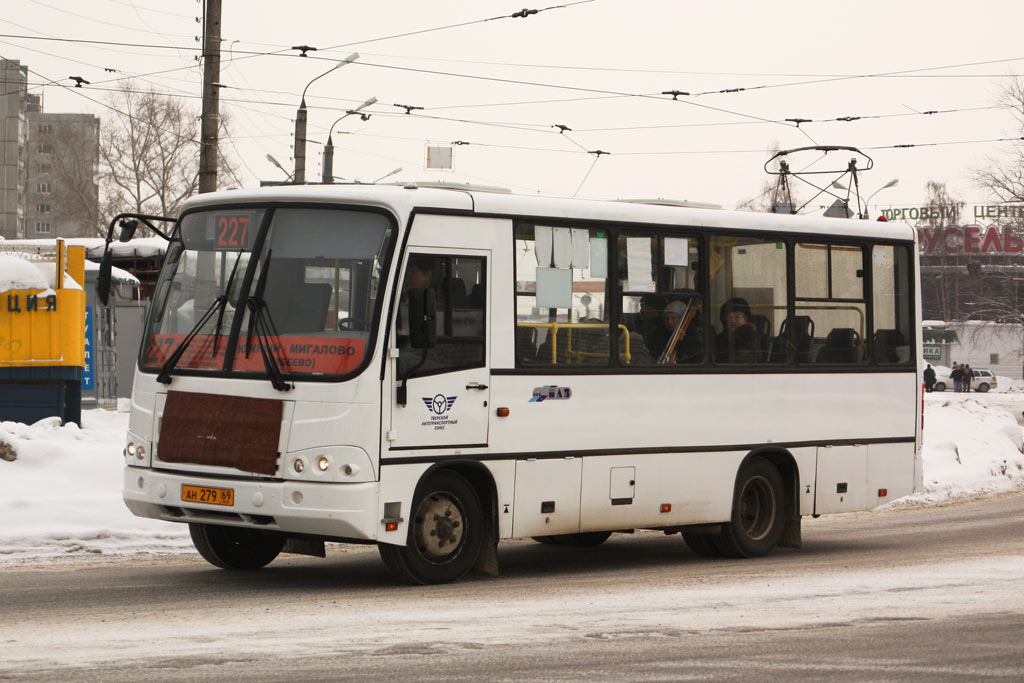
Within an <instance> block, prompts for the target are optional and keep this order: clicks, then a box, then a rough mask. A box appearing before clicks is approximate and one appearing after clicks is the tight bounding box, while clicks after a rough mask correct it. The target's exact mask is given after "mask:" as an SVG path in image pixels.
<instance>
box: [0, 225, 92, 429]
mask: <svg viewBox="0 0 1024 683" xmlns="http://www.w3.org/2000/svg"><path fill="white" fill-rule="evenodd" d="M31 268H35V269H37V270H38V272H39V278H33V277H32V272H31ZM51 269H52V270H51ZM19 274H22V276H21V277H19ZM26 274H27V276H25V275H26ZM49 275H52V276H53V280H52V282H51V281H50V280H49ZM84 283H85V248H84V247H67V246H66V245H65V244H64V241H63V240H57V247H56V258H55V259H54V261H52V262H48V261H25V260H24V259H22V258H21V257H20V256H18V255H13V254H3V253H2V252H0V420H13V421H17V422H25V423H32V422H35V421H37V420H40V419H42V418H44V417H51V416H58V417H60V418H61V419H62V420H63V421H64V422H65V423H67V422H74V423H76V424H79V425H81V420H82V377H83V372H88V371H91V368H90V367H89V366H88V364H87V354H88V351H87V349H86V337H85V290H84V289H83V286H84Z"/></svg>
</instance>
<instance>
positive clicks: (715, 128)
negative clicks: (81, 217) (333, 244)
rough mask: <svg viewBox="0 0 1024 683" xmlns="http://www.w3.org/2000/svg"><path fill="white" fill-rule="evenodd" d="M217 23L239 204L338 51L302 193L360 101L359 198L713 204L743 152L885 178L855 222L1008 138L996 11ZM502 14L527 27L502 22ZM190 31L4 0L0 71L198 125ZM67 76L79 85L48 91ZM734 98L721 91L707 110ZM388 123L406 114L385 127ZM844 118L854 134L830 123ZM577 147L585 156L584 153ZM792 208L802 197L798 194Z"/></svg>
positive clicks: (171, 8) (331, 6)
mask: <svg viewBox="0 0 1024 683" xmlns="http://www.w3.org/2000/svg"><path fill="white" fill-rule="evenodd" d="M223 5H224V11H223V26H222V35H223V38H224V42H223V67H222V73H221V78H220V82H221V83H223V84H224V85H225V86H226V87H225V88H223V89H222V90H221V96H222V102H221V108H222V111H225V112H226V113H228V114H229V115H230V119H231V125H232V130H233V137H232V141H231V142H230V143H227V152H228V154H230V155H232V156H234V157H235V159H237V161H238V167H237V174H238V177H239V179H240V181H241V182H242V184H243V185H245V186H253V185H255V184H257V183H258V181H259V179H269V180H283V179H284V178H285V176H284V174H283V173H282V172H281V171H280V170H278V169H277V168H275V167H274V166H273V165H272V164H271V163H270V162H268V161H267V160H266V158H265V157H266V155H267V154H268V153H269V154H271V155H273V156H274V157H275V158H276V159H278V160H279V161H280V162H281V163H282V164H283V165H284V166H285V167H287V168H288V169H291V168H292V163H293V162H292V155H293V152H292V134H293V125H294V124H293V121H294V116H295V110H296V108H297V106H298V103H299V99H300V96H301V93H302V90H303V88H304V87H305V86H306V84H307V83H308V82H309V81H310V80H311V79H313V78H315V77H316V76H318V75H319V74H322V73H324V72H325V71H327V70H328V69H330V68H331V67H332V66H333V64H334V63H335V62H336V61H337V60H340V59H343V58H345V57H346V56H347V55H349V54H350V53H351V52H353V51H358V52H359V53H360V55H361V57H360V59H359V60H358V61H357V62H355V63H353V64H351V65H348V66H345V67H343V68H341V69H338V70H336V71H334V72H332V73H330V74H328V75H327V76H325V77H323V78H321V79H319V80H317V81H316V82H315V83H313V84H312V85H311V86H310V88H309V91H308V94H307V98H306V99H307V104H308V107H309V131H308V137H309V138H310V139H311V140H313V141H316V142H315V143H310V144H309V145H308V147H307V179H310V180H317V179H319V176H320V168H321V167H320V158H321V156H320V155H321V151H322V143H323V142H325V141H326V138H327V131H328V127H329V126H330V125H331V124H332V122H334V121H335V119H337V118H338V117H339V116H341V115H342V114H343V113H344V111H345V110H346V109H350V108H353V107H355V106H356V105H358V104H359V103H361V102H363V101H364V100H366V99H368V98H370V97H376V98H377V100H378V104H376V105H374V106H372V107H370V108H369V109H367V111H368V112H369V113H370V114H371V117H370V118H369V120H367V121H362V120H361V119H359V118H358V117H354V116H350V117H348V118H346V119H344V120H343V121H341V122H340V123H339V124H338V126H337V127H336V128H335V129H334V130H335V135H334V141H335V146H336V149H337V151H336V160H335V167H334V172H335V175H337V176H341V177H344V178H348V179H360V180H362V181H371V180H374V179H375V178H378V177H380V176H383V175H385V174H386V173H388V172H389V171H391V170H393V169H395V168H397V167H401V168H402V169H403V170H402V171H401V173H399V174H398V175H396V176H394V179H397V180H408V181H412V180H450V181H456V182H473V183H480V184H487V185H499V186H503V187H507V188H510V189H512V190H514V191H516V192H523V193H540V194H546V195H560V196H572V195H574V194H575V195H577V196H580V197H588V198H627V197H633V198H636V197H665V198H672V199H687V200H691V201H700V202H711V203H716V204H721V205H724V206H726V207H733V206H735V205H736V204H737V203H738V202H741V201H743V200H745V199H749V198H752V197H755V196H757V195H758V194H760V193H761V192H762V190H763V186H764V183H765V181H767V180H770V179H771V178H770V177H769V176H768V175H766V174H765V173H764V171H763V170H762V165H763V164H764V162H765V160H766V159H767V157H768V154H767V152H766V150H769V149H771V148H773V147H775V146H778V147H781V148H783V149H787V148H794V147H801V146H808V145H815V144H818V145H849V146H854V147H858V148H860V149H861V150H862V151H864V152H865V153H866V154H867V155H868V156H870V157H871V158H873V160H874V169H873V170H872V171H870V172H867V173H864V174H863V175H862V176H861V183H862V187H863V188H864V194H865V195H867V194H870V193H872V192H874V191H875V190H877V189H879V188H881V187H882V186H883V185H885V184H886V183H887V182H888V181H890V180H892V179H894V178H898V179H899V185H898V186H896V187H894V188H892V189H886V190H883V191H881V192H879V194H878V195H877V196H876V197H875V200H874V202H873V207H877V208H885V207H888V206H890V205H892V206H912V205H916V204H919V203H920V202H921V201H922V200H923V198H924V186H925V183H926V182H927V181H929V180H935V181H939V182H944V183H947V184H948V185H949V186H950V188H951V190H953V191H954V193H955V194H956V195H958V196H959V197H961V198H962V199H964V200H966V201H967V202H969V203H988V202H990V201H991V200H992V198H991V197H989V196H988V195H987V194H986V193H985V192H984V191H983V190H981V189H980V188H977V187H975V186H974V185H973V184H972V182H971V172H972V169H975V168H978V167H981V166H984V165H985V164H987V163H988V160H989V159H991V158H995V157H998V156H999V155H1006V154H1008V153H1010V149H1011V148H1010V147H1009V146H1008V145H1007V143H994V142H984V141H989V140H993V139H998V138H1007V137H1018V136H1020V135H1021V131H1020V127H1019V125H1018V123H1017V121H1016V120H1015V118H1014V116H1013V114H1012V112H1010V111H1008V110H1006V109H1000V108H996V105H997V103H998V98H999V93H1000V89H1001V88H1002V87H1004V86H1005V85H1006V83H1007V82H1008V80H1009V78H1010V76H1011V74H1013V73H1015V72H1024V48H1022V47H1020V30H1021V29H1020V27H1021V26H1022V25H1024V3H1021V2H1019V1H1011V0H1000V1H986V0H978V1H976V2H973V3H964V2H951V1H947V0H939V1H932V2H919V1H916V0H915V1H893V0H889V1H887V2H877V1H874V0H865V1H861V2H856V3H854V2H849V3H839V2H835V3H822V2H805V1H803V0H790V1H789V2H785V3H782V2H764V1H763V0H762V1H760V2H755V1H743V2H739V1H737V2H728V1H720V2H710V3H709V2H702V3H698V2H688V1H685V0H592V1H591V2H577V3H573V2H569V3H567V4H566V5H565V6H563V7H559V8H551V9H547V10H544V8H546V7H549V6H550V5H549V4H548V3H546V2H544V3H539V4H534V5H531V4H529V3H524V2H523V1H522V0H515V2H506V1H497V0H475V1H468V0H465V1H461V2H459V1H454V0H433V1H431V2H424V1H423V0H379V1H377V2H363V3H356V2H338V1H337V0H335V1H308V2H307V1H302V0H299V1H295V2H291V3H281V2H271V1H270V0H244V1H243V0H223ZM524 7H525V8H529V9H539V10H543V11H540V12H538V13H536V14H533V15H530V16H527V17H525V18H511V17H510V16H509V15H512V14H514V13H516V12H518V11H520V10H522V9H523V8H524ZM201 14H202V3H201V2H199V1H198V0H76V1H75V2H67V1H66V0H46V1H45V2H44V1H43V0H5V2H4V11H3V13H2V18H0V33H2V34H3V36H2V37H0V55H2V56H3V57H6V58H9V59H18V60H20V61H21V62H22V63H23V64H27V65H28V66H29V68H30V69H31V73H30V79H29V80H30V87H31V88H32V92H36V93H39V92H41V93H42V94H43V97H44V108H45V110H46V111H48V112H90V113H95V114H97V115H99V116H101V117H106V116H107V115H108V114H109V112H108V110H106V109H105V108H104V107H103V106H101V105H100V104H99V103H100V102H103V101H106V100H107V98H108V97H109V95H110V90H111V89H112V88H116V87H117V86H118V81H119V79H122V78H128V77H134V78H135V81H136V84H137V85H138V86H140V87H153V88H154V89H156V90H158V91H160V92H162V93H167V94H169V95H172V96H175V97H183V98H187V99H188V102H189V104H190V106H192V107H194V109H195V110H196V111H197V112H198V109H199V97H200V94H201V84H202V72H201V69H200V68H199V66H198V62H197V61H196V59H195V57H196V55H197V54H198V48H199V43H198V42H197V39H196V37H197V36H199V35H201V30H202V27H201V24H200V23H197V20H196V18H197V17H199V16H201ZM487 19H492V20H491V21H484V20H487ZM445 27H447V28H445ZM436 29H439V30H436ZM417 32H418V33H417ZM402 34H414V35H402ZM30 36H31V37H36V38H39V37H49V38H58V39H60V40H37V39H32V38H30ZM87 41H109V42H114V43H118V44H117V45H109V44H97V43H89V42H87ZM129 44H130V45H129ZM303 44H304V45H310V46H314V47H317V48H319V49H318V50H317V51H316V52H311V53H310V56H309V57H307V58H305V59H303V58H300V57H298V56H297V54H298V52H297V51H295V50H291V49H289V48H290V47H291V46H294V45H303ZM169 48H173V49H169ZM106 69H113V70H115V71H114V72H107V71H106ZM68 76H82V77H84V78H85V79H87V80H89V81H91V85H89V86H86V87H84V88H81V89H75V88H72V87H70V86H71V85H72V82H71V81H70V80H68V78H67V77H68ZM735 88H745V90H743V91H741V92H729V93H721V92H719V91H722V90H729V89H735ZM670 90H678V91H684V92H688V93H690V95H681V96H679V98H678V100H677V101H673V100H672V98H671V96H666V95H662V94H661V93H662V92H664V91H670ZM395 104H405V105H413V106H417V107H423V109H422V110H413V113H412V114H409V115H406V114H404V111H405V110H404V109H402V108H401V107H396V106H393V105H395ZM950 110H951V111H950ZM928 111H938V112H939V113H935V114H924V113H923V112H928ZM858 116H859V117H877V118H861V119H860V120H855V121H836V120H834V119H839V118H842V117H858ZM792 118H800V119H812V120H813V122H811V123H803V124H801V126H800V128H799V129H798V128H797V127H796V126H795V125H794V124H793V123H789V122H786V121H785V119H792ZM828 119H832V120H831V121H828ZM556 125H563V126H568V128H570V129H572V130H571V132H565V133H560V132H559V130H558V129H557V128H556V127H555V126H556ZM454 141H460V142H464V143H468V144H462V145H458V146H457V147H456V148H455V159H454V171H452V172H441V171H436V170H427V169H426V168H425V157H426V152H425V150H426V145H427V143H428V142H429V143H439V144H449V143H452V142H454ZM894 145H917V146H916V147H912V148H895V149H894V148H893V146H894ZM596 150H602V151H604V152H608V153H609V154H607V155H601V156H599V157H597V156H595V155H594V154H591V153H588V152H590V151H596ZM850 157H851V155H850V154H849V153H847V152H833V153H831V154H829V155H828V156H826V157H824V158H822V155H821V154H820V153H816V152H806V153H803V154H801V155H795V154H794V155H792V156H791V158H790V164H791V166H792V167H793V168H794V169H800V168H804V167H808V166H809V167H810V168H812V169H819V170H827V169H832V168H835V169H842V168H845V167H846V165H847V163H848V161H849V159H850ZM865 163H866V161H865V160H863V159H861V162H860V165H861V166H863V165H864V164H865ZM826 177H827V176H817V177H816V178H812V180H815V181H816V182H818V181H821V182H828V181H827V180H824V179H825V178H826ZM828 180H831V178H830V177H828ZM796 187H797V188H798V191H799V195H800V196H801V197H802V198H803V199H808V198H809V197H810V196H811V195H812V194H813V191H809V190H808V189H807V188H806V186H804V187H803V188H801V187H800V186H799V184H797V185H796ZM825 203H828V202H827V201H826V200H825V199H819V200H816V201H814V202H812V204H811V206H810V207H809V208H816V207H817V205H821V204H825Z"/></svg>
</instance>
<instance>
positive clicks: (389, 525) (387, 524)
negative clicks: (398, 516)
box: [384, 522, 398, 531]
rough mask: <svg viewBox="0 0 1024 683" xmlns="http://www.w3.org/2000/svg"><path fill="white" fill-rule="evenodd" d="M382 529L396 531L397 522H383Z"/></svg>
mask: <svg viewBox="0 0 1024 683" xmlns="http://www.w3.org/2000/svg"><path fill="white" fill-rule="evenodd" d="M384 531H398V522H384Z"/></svg>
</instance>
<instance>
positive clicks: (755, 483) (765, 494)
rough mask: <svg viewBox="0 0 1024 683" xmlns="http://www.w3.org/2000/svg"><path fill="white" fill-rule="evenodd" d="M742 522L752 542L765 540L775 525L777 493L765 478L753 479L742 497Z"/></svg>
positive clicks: (745, 488)
mask: <svg viewBox="0 0 1024 683" xmlns="http://www.w3.org/2000/svg"><path fill="white" fill-rule="evenodd" d="M740 522H741V523H742V525H743V531H744V533H745V534H746V535H747V537H748V538H750V539H751V540H754V541H757V540H760V539H762V538H764V537H765V536H766V535H767V534H768V531H769V530H770V529H771V528H772V525H773V524H774V523H775V491H774V490H773V489H772V485H771V483H770V482H769V481H768V480H767V479H765V478H764V477H753V478H752V479H750V480H749V481H748V482H747V484H746V486H744V487H743V493H742V495H741V496H740Z"/></svg>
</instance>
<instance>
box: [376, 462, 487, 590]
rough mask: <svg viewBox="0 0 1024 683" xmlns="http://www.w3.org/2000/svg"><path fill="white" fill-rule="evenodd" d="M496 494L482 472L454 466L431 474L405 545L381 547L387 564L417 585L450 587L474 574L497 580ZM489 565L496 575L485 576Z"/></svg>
mask: <svg viewBox="0 0 1024 683" xmlns="http://www.w3.org/2000/svg"><path fill="white" fill-rule="evenodd" d="M494 488H495V487H494V483H493V480H492V479H491V478H490V474H489V473H488V472H487V471H486V470H484V468H483V467H474V466H473V465H471V464H470V465H466V464H461V463H453V464H450V465H449V464H445V465H444V466H438V465H435V466H434V467H432V468H430V469H429V470H427V471H426V472H425V473H424V474H423V476H422V477H420V480H419V482H418V483H417V485H416V492H415V495H414V496H413V500H412V505H411V508H410V510H409V524H408V538H407V543H406V545H390V544H384V543H379V544H378V546H377V547H378V550H379V552H380V555H381V558H382V559H383V560H384V564H385V565H387V567H388V569H390V570H391V572H392V573H393V574H395V575H396V576H398V578H400V579H403V580H405V581H407V582H409V583H415V584H439V583H451V582H453V581H458V580H459V579H461V578H462V577H464V576H465V575H466V574H468V573H469V572H470V571H473V570H476V571H478V572H480V571H482V572H483V573H493V575H496V574H497V553H496V550H495V548H494V546H495V545H496V543H497V532H496V524H495V523H494V522H493V520H494V519H495V518H496V515H495V514H494V512H493V511H494V509H495V507H496V505H495V502H494V501H495V500H496V499H497V496H496V495H495V494H494V493H493V491H494ZM489 564H493V572H487V571H486V569H487V565H489ZM481 565H484V566H483V567H481Z"/></svg>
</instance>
